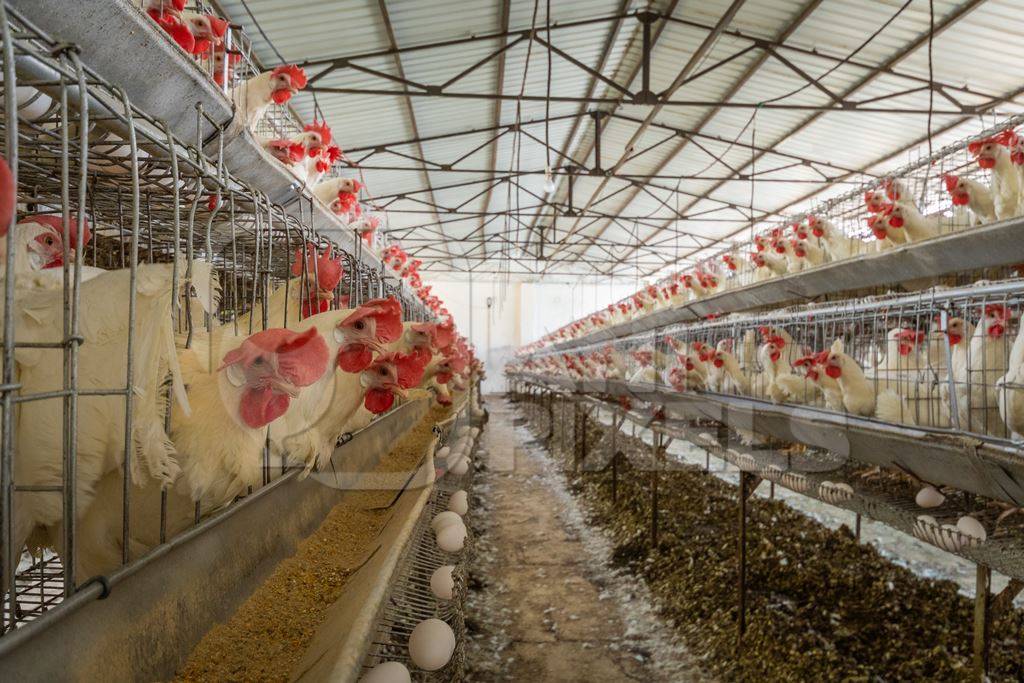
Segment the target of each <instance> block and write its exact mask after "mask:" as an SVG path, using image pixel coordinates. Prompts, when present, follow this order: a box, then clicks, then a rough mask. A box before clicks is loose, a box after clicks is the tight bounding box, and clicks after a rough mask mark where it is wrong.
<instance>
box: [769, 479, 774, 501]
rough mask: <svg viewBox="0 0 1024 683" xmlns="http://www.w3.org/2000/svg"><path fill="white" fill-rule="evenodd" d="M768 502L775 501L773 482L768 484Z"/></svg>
mask: <svg viewBox="0 0 1024 683" xmlns="http://www.w3.org/2000/svg"><path fill="white" fill-rule="evenodd" d="M768 500H775V482H774V481H770V482H768Z"/></svg>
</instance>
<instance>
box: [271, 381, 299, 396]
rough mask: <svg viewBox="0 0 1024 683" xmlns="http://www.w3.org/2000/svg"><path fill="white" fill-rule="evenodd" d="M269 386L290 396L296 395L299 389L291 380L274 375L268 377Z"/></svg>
mask: <svg viewBox="0 0 1024 683" xmlns="http://www.w3.org/2000/svg"><path fill="white" fill-rule="evenodd" d="M270 386H271V387H273V388H274V389H275V390H276V391H279V392H281V393H282V394H287V395H288V396H290V397H291V398H295V397H296V396H298V395H299V391H300V389H299V388H298V387H297V386H295V385H294V384H292V383H291V382H289V381H287V380H285V379H282V378H280V377H276V376H275V377H272V378H271V379H270Z"/></svg>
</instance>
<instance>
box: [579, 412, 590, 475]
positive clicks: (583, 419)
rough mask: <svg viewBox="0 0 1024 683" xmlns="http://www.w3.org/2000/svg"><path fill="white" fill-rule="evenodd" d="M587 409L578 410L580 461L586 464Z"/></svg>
mask: <svg viewBox="0 0 1024 683" xmlns="http://www.w3.org/2000/svg"><path fill="white" fill-rule="evenodd" d="M587 416H588V413H587V411H586V410H585V409H584V410H581V411H580V463H581V464H584V466H585V464H586V461H587Z"/></svg>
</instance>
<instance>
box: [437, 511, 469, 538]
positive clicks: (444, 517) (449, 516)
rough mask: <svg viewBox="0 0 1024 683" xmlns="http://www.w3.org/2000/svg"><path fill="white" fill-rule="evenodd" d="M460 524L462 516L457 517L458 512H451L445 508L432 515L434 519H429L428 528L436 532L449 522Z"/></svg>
mask: <svg viewBox="0 0 1024 683" xmlns="http://www.w3.org/2000/svg"><path fill="white" fill-rule="evenodd" d="M455 523H458V524H462V517H459V515H458V513H455V512H452V511H451V510H445V511H444V512H440V513H438V514H437V515H435V516H434V519H432V520H430V528H431V529H433V530H434V533H437V532H438V531H440V530H441V529H443V528H445V527H446V526H448V525H449V524H455Z"/></svg>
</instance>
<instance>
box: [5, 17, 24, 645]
mask: <svg viewBox="0 0 1024 683" xmlns="http://www.w3.org/2000/svg"><path fill="white" fill-rule="evenodd" d="M0 32H2V34H3V45H2V46H0V49H2V50H3V55H4V83H5V84H6V87H4V116H5V122H4V123H5V127H4V129H5V133H6V140H5V141H4V143H5V156H6V158H7V164H8V165H9V166H10V168H11V176H12V178H11V182H12V183H13V184H14V187H15V188H17V186H18V135H17V130H18V101H17V99H16V98H15V91H16V88H15V84H16V81H15V75H14V45H13V43H12V42H11V27H10V25H9V24H8V23H7V9H6V7H5V6H4V4H3V3H0ZM16 210H17V206H12V207H11V214H10V215H8V216H0V221H3V223H4V227H6V228H10V227H11V224H12V223H14V217H15V212H16ZM14 232H15V231H14V230H10V229H8V230H7V249H6V254H5V259H4V260H5V262H6V270H5V271H4V272H6V273H7V274H8V277H6V278H4V340H3V349H4V366H3V376H4V377H3V387H4V388H3V390H2V391H0V396H2V397H3V415H2V419H3V423H2V424H3V435H2V437H0V438H2V439H3V448H2V449H0V523H2V525H3V528H2V530H0V531H2V534H0V547H2V548H3V562H2V565H0V591H2V590H4V588H6V590H7V596H8V599H7V620H6V622H4V620H3V619H0V625H4V626H6V627H10V628H13V627H14V622H15V618H16V616H17V609H18V601H17V596H18V593H17V590H16V583H15V580H14V579H15V576H14V575H15V572H16V570H17V566H18V553H20V552H21V548H18V549H17V551H16V550H15V549H14V548H13V547H11V546H12V543H13V542H14V541H13V538H14V520H13V512H14V389H13V386H12V385H13V384H14V254H15V251H16V249H15V243H14ZM3 630H7V629H6V628H4V629H0V631H3Z"/></svg>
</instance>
